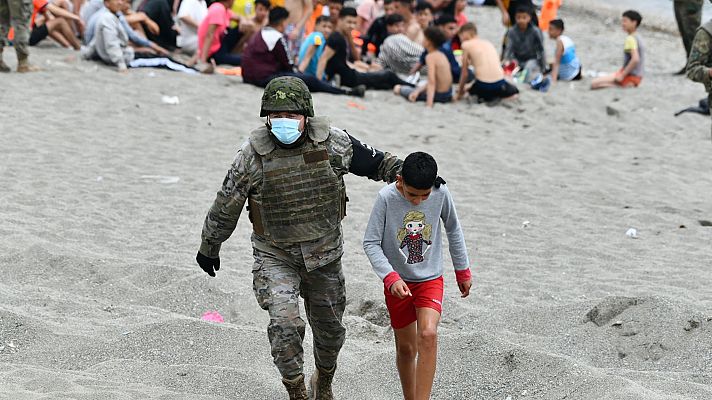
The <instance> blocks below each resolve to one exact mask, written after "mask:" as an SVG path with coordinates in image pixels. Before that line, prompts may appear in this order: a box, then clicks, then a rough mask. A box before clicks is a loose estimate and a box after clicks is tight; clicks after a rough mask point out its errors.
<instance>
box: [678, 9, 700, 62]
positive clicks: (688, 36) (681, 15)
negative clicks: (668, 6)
mask: <svg viewBox="0 0 712 400" xmlns="http://www.w3.org/2000/svg"><path fill="white" fill-rule="evenodd" d="M673 4H674V8H675V20H676V21H677V28H678V29H679V30H680V36H682V43H683V45H684V46H685V54H687V56H688V57H689V56H690V49H691V48H692V41H693V40H694V39H695V32H696V31H697V28H699V27H700V24H701V23H702V5H703V4H704V0H675V1H674V3H673Z"/></svg>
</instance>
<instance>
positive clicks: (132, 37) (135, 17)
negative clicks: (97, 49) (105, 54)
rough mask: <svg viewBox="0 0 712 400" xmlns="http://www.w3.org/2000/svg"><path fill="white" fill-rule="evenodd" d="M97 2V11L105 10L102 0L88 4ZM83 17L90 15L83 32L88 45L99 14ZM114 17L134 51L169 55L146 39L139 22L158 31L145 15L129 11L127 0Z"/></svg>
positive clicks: (124, 0)
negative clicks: (116, 18)
mask: <svg viewBox="0 0 712 400" xmlns="http://www.w3.org/2000/svg"><path fill="white" fill-rule="evenodd" d="M97 1H98V2H100V3H101V7H100V8H99V11H101V10H102V9H105V7H104V2H103V0H92V1H91V2H90V3H89V4H92V5H93V4H95V3H96V2H97ZM85 15H90V17H89V20H88V21H87V23H86V29H85V30H84V43H85V44H89V43H91V41H92V39H93V38H94V33H95V32H96V22H97V19H98V16H99V15H100V14H99V13H98V12H93V13H91V14H89V13H87V14H85ZM116 16H117V17H118V18H119V22H120V23H121V26H122V27H123V28H124V31H125V32H126V34H128V36H129V44H130V45H133V46H134V47H136V49H135V50H140V51H141V52H142V53H146V54H160V55H168V54H169V52H168V50H166V49H164V48H163V47H161V46H159V45H157V44H155V43H153V42H152V41H150V40H148V39H146V35H145V33H144V31H143V27H142V25H141V22H146V23H148V26H149V27H152V28H151V29H153V28H154V27H155V29H156V31H157V30H158V25H156V23H155V22H153V21H151V20H150V19H149V18H148V17H147V16H146V14H144V13H142V12H139V13H135V12H133V11H131V3H130V2H129V1H128V0H123V2H122V5H121V11H119V12H118V13H116ZM136 28H138V31H136Z"/></svg>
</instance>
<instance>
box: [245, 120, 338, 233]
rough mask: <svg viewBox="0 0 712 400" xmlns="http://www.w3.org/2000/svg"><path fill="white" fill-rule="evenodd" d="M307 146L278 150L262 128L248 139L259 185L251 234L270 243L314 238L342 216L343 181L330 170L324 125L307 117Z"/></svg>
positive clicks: (334, 225) (252, 197) (252, 199)
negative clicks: (255, 156) (259, 168)
mask: <svg viewBox="0 0 712 400" xmlns="http://www.w3.org/2000/svg"><path fill="white" fill-rule="evenodd" d="M308 136H309V137H308V140H307V142H306V143H305V144H304V145H302V146H300V147H298V148H295V149H282V148H279V147H277V146H276V145H275V144H274V142H272V138H271V137H270V133H269V130H268V129H267V127H262V128H259V129H257V130H255V131H253V132H252V134H251V135H250V142H251V144H252V147H253V148H254V149H255V151H256V153H257V154H258V158H259V162H260V163H261V165H262V185H261V186H262V187H261V190H260V191H259V193H256V194H250V196H249V200H248V201H249V211H250V220H251V221H252V226H253V229H254V231H255V233H257V234H258V235H260V236H263V237H265V238H267V239H269V240H271V241H273V242H275V243H296V242H305V241H311V240H316V239H319V238H321V237H323V236H324V235H326V234H328V233H329V232H332V231H333V230H335V229H336V228H337V227H338V226H339V224H340V223H341V219H342V218H343V216H344V215H345V199H346V192H345V186H344V181H343V179H342V178H341V177H340V176H337V174H336V173H335V172H334V168H333V167H332V165H331V162H330V159H329V154H328V152H327V149H326V146H325V145H324V142H325V141H326V140H328V138H329V126H328V121H326V120H320V119H317V118H314V119H310V123H309V131H308Z"/></svg>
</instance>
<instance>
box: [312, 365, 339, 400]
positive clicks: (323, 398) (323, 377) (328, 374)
mask: <svg viewBox="0 0 712 400" xmlns="http://www.w3.org/2000/svg"><path fill="white" fill-rule="evenodd" d="M335 372H336V366H334V367H333V368H332V369H331V371H327V370H325V369H322V368H320V367H318V366H317V367H316V371H315V372H314V375H312V377H311V380H310V381H309V386H310V388H311V398H310V400H333V399H334V393H332V391H331V381H332V380H334V373H335Z"/></svg>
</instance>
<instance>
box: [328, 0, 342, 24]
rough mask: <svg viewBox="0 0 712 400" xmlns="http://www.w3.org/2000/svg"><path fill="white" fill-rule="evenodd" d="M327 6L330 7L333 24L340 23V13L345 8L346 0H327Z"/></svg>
mask: <svg viewBox="0 0 712 400" xmlns="http://www.w3.org/2000/svg"><path fill="white" fill-rule="evenodd" d="M326 6H327V7H328V8H329V14H328V15H329V18H331V25H332V26H336V24H338V23H339V13H340V12H341V9H342V8H344V0H327V2H326Z"/></svg>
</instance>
